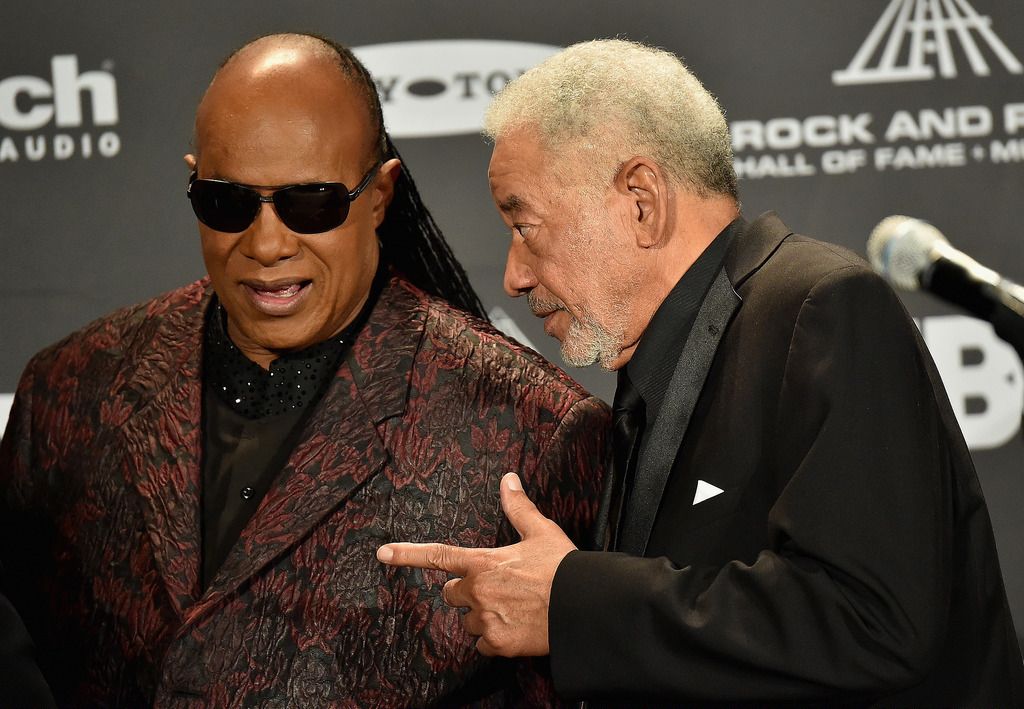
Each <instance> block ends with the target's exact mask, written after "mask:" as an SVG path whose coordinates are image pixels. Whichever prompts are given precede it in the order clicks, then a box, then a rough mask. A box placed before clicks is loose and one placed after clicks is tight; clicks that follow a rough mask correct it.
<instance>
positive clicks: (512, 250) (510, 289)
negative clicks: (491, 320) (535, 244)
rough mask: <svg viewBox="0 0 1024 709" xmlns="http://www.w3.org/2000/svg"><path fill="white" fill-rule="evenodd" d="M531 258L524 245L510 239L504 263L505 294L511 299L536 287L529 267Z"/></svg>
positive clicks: (535, 278)
mask: <svg viewBox="0 0 1024 709" xmlns="http://www.w3.org/2000/svg"><path fill="white" fill-rule="evenodd" d="M531 260H532V259H531V257H530V255H529V253H528V250H527V248H526V246H525V245H524V244H522V243H521V242H520V241H519V240H517V239H512V245H511V246H509V247H508V258H507V260H506V261H505V284H504V285H505V292H506V293H508V294H509V295H510V296H512V297H513V298H517V297H519V296H521V295H525V294H526V293H529V292H530V291H531V290H533V289H534V288H536V287H537V285H538V284H537V276H536V274H535V273H534V272H533V267H532V266H531V265H530V262H531Z"/></svg>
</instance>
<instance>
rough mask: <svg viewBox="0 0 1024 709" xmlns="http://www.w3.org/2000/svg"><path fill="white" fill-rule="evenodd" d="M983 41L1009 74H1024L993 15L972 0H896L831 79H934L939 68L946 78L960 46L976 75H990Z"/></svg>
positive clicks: (854, 81)
mask: <svg viewBox="0 0 1024 709" xmlns="http://www.w3.org/2000/svg"><path fill="white" fill-rule="evenodd" d="M979 40H980V42H981V44H982V45H983V46H987V47H988V49H989V50H990V51H991V53H992V54H993V55H994V56H995V58H996V59H997V60H998V61H999V62H1001V63H1002V65H1003V66H1004V67H1005V68H1006V70H1007V71H1008V72H1010V73H1011V74H1021V73H1024V67H1022V66H1021V63H1020V61H1018V59H1017V57H1015V56H1014V54H1013V52H1011V51H1010V50H1009V48H1007V46H1006V44H1004V43H1003V41H1002V40H1001V39H999V36H998V35H996V33H995V32H994V31H993V30H992V19H991V18H990V17H987V16H983V15H980V14H978V12H977V11H976V10H975V9H974V8H973V7H971V6H970V5H969V4H968V3H967V0H892V2H890V3H889V6H888V7H887V8H886V9H885V12H883V13H882V16H881V17H880V18H879V19H878V22H877V23H875V26H874V28H872V30H871V33H870V34H869V35H868V37H867V39H866V40H864V44H862V45H861V46H860V49H858V50H857V53H856V54H855V55H854V57H853V61H851V62H850V65H849V66H848V67H846V68H845V69H842V70H840V71H834V72H832V82H833V83H834V84H836V85H837V86H846V85H849V84H879V83H887V82H897V81H926V80H928V79H934V78H935V70H936V68H937V69H938V72H939V76H941V77H942V78H944V79H953V78H956V76H957V64H956V58H955V54H954V47H955V46H956V45H959V47H960V49H961V50H962V51H963V53H964V54H965V55H966V56H967V62H968V64H970V67H971V71H973V72H974V73H975V75H977V76H988V75H989V74H991V73H992V71H991V68H990V67H989V63H988V61H986V59H985V55H984V52H983V50H982V46H979ZM883 41H884V46H883ZM904 45H906V47H905V48H904ZM932 61H934V62H935V63H934V64H933V63H932Z"/></svg>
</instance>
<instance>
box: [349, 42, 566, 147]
mask: <svg viewBox="0 0 1024 709" xmlns="http://www.w3.org/2000/svg"><path fill="white" fill-rule="evenodd" d="M560 49H561V47H555V46H552V45H548V44H534V43H531V42H507V41H501V40H464V39H452V40H426V41H417V42H391V43H388V44H374V45H367V46H365V47H354V48H353V49H352V51H353V52H354V53H355V55H356V56H357V57H359V60H360V61H361V62H363V64H365V65H366V68H367V69H369V70H370V73H371V74H372V75H373V77H374V81H375V82H376V84H377V91H378V92H379V93H380V97H381V105H382V106H383V109H384V122H385V124H386V125H387V129H388V132H389V133H390V134H391V135H392V136H393V137H396V138H425V137H433V136H442V135H459V134H463V133H476V132H478V131H479V130H480V128H481V127H482V125H483V116H484V110H485V109H486V108H487V105H488V104H489V103H490V101H491V97H492V96H493V95H494V94H495V93H497V92H498V91H500V90H501V89H502V87H504V86H505V84H507V83H508V82H509V81H511V80H512V79H514V78H516V77H517V76H519V75H520V74H522V73H523V72H524V71H526V70H527V69H529V68H530V67H532V66H533V65H535V64H538V63H540V62H541V61H543V60H544V59H547V58H548V57H549V56H551V55H552V54H554V53H556V52H558V51H559V50H560Z"/></svg>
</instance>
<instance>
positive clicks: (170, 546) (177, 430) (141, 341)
mask: <svg viewBox="0 0 1024 709" xmlns="http://www.w3.org/2000/svg"><path fill="white" fill-rule="evenodd" d="M209 299H210V292H209V290H208V288H206V287H205V282H201V283H199V284H195V285H193V286H190V287H189V288H187V289H186V290H185V291H184V292H183V293H177V292H176V293H175V294H173V295H172V296H170V297H168V298H165V299H162V300H158V301H155V302H154V303H153V304H151V305H150V307H149V308H148V309H147V311H146V312H144V313H141V312H140V313H139V317H141V318H143V320H142V322H141V324H140V327H139V330H138V336H137V337H136V339H135V340H134V341H133V342H132V343H130V344H129V345H128V348H127V351H126V353H125V362H126V363H127V366H128V367H130V368H131V372H130V374H129V376H128V377H127V378H126V380H125V384H124V386H123V388H121V389H119V391H118V392H116V393H115V392H112V394H114V396H117V397H121V398H123V400H126V401H134V402H137V406H138V408H137V409H135V410H134V411H133V412H132V413H131V414H130V415H129V416H128V417H127V418H126V420H125V422H124V424H123V425H122V427H121V430H120V435H121V436H122V437H123V440H124V444H125V445H124V450H125V457H124V459H123V471H122V472H123V474H124V476H125V479H126V480H127V481H128V483H129V485H130V486H131V487H133V488H134V489H135V490H136V491H137V492H138V494H139V498H140V500H141V507H142V514H143V517H144V519H145V524H146V532H147V535H148V538H149V541H150V544H151V545H152V548H153V557H154V561H155V564H156V568H157V571H158V572H159V574H160V576H161V577H162V578H163V580H164V584H165V587H166V588H167V592H168V594H169V597H170V600H171V605H172V606H173V608H174V610H175V612H176V613H177V614H178V615H179V617H180V616H182V614H183V612H184V609H185V608H187V607H188V606H189V605H191V603H193V602H194V600H195V598H196V591H197V586H198V579H199V560H200V558H201V557H200V553H201V539H200V526H199V479H200V449H201V446H202V428H201V415H202V385H201V383H200V371H199V370H200V366H201V347H202V332H203V315H204V312H205V310H206V306H207V305H208V304H209ZM136 353H137V356H136Z"/></svg>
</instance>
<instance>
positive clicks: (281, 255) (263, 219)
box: [240, 202, 300, 266]
mask: <svg viewBox="0 0 1024 709" xmlns="http://www.w3.org/2000/svg"><path fill="white" fill-rule="evenodd" d="M299 246H300V244H299V237H298V235H297V234H296V233H295V232H293V231H292V230H291V229H289V228H288V227H287V226H285V224H284V222H282V221H281V219H280V217H278V216H277V212H276V211H275V210H274V205H273V203H268V202H264V203H262V204H260V211H259V212H258V213H257V214H256V219H254V220H253V223H252V224H250V225H249V228H248V229H246V231H245V234H243V236H242V243H241V244H240V247H241V248H240V250H241V252H242V254H243V255H244V256H247V257H249V258H251V259H253V260H255V261H257V262H259V264H260V265H261V266H273V265H274V264H275V263H277V262H278V261H283V260H285V259H289V258H291V257H292V256H295V254H297V253H298V252H299Z"/></svg>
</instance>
